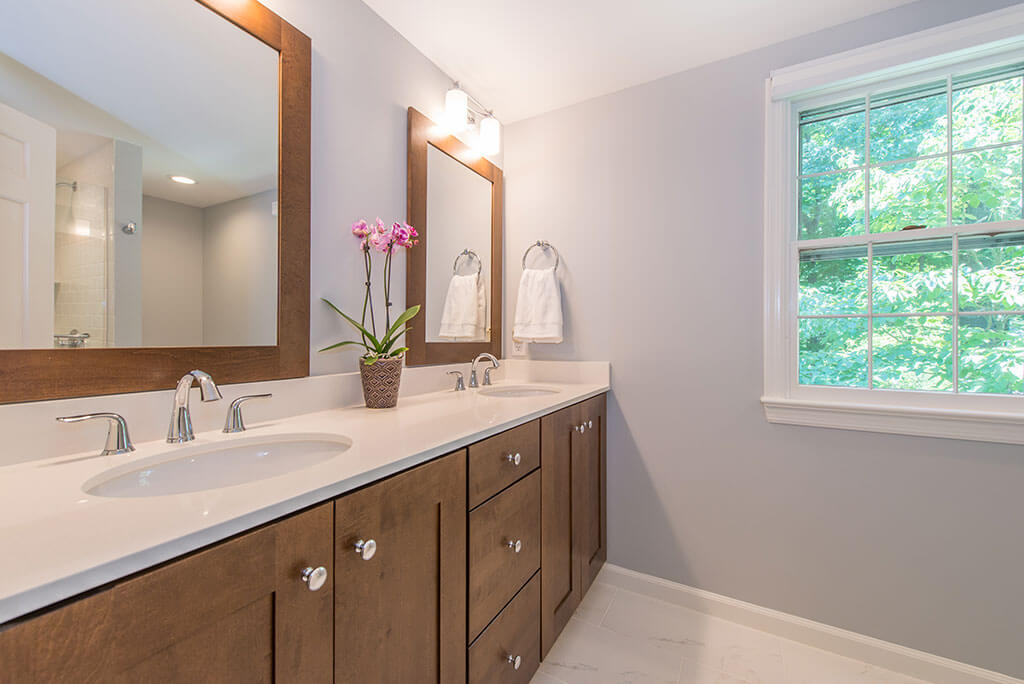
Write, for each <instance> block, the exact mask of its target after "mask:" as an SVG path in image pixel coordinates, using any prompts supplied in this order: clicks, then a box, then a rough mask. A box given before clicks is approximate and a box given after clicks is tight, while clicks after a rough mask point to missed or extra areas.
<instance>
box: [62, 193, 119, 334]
mask: <svg viewBox="0 0 1024 684" xmlns="http://www.w3.org/2000/svg"><path fill="white" fill-rule="evenodd" d="M69 202H70V203H71V204H70V205H69ZM106 235H107V189H106V188H104V187H100V186H95V185H89V184H85V183H83V182H81V181H79V183H78V190H77V191H76V192H75V193H71V192H69V191H67V190H65V191H63V192H58V193H57V232H56V236H55V237H56V241H55V244H54V247H55V249H54V252H55V254H54V280H55V283H54V293H53V294H54V332H55V333H58V334H67V333H69V332H70V331H71V330H72V329H75V330H78V332H80V333H89V340H88V342H87V344H86V346H87V347H104V346H106V342H107V328H108V320H107V261H108V255H107V242H108V241H107V239H106Z"/></svg>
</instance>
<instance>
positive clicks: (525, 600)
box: [469, 573, 540, 684]
mask: <svg viewBox="0 0 1024 684" xmlns="http://www.w3.org/2000/svg"><path fill="white" fill-rule="evenodd" d="M517 657H518V658H520V661H519V669H518V670H517V669H516V668H515V659H516V658H517ZM509 658H511V659H512V660H511V661H510V660H509ZM539 667H540V574H539V573H538V574H536V575H534V576H533V579H531V580H530V581H529V583H528V584H527V585H526V586H525V587H523V589H522V590H521V591H520V592H519V593H518V594H516V597H515V598H514V599H512V602H511V603H510V604H508V605H507V606H505V609H504V610H503V611H501V614H500V615H499V616H498V617H497V618H496V619H495V620H494V622H492V623H491V624H490V625H488V627H487V629H485V630H484V633H483V634H481V635H480V638H478V639H477V640H476V641H475V642H474V643H473V645H472V646H470V647H469V684H527V683H528V682H529V681H530V679H531V678H532V677H533V675H534V673H535V672H536V671H537V668H539Z"/></svg>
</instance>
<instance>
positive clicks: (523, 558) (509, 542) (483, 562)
mask: <svg viewBox="0 0 1024 684" xmlns="http://www.w3.org/2000/svg"><path fill="white" fill-rule="evenodd" d="M517 546H518V547H519V550H518V551H516V547H517ZM539 567H540V471H539V470H536V471H534V472H533V474H531V475H528V476H527V477H525V478H523V479H522V480H520V481H519V482H517V483H516V484H514V485H512V486H511V487H509V488H508V489H506V490H505V491H503V492H502V493H501V494H499V495H498V496H496V497H494V498H493V499H491V500H490V501H488V502H487V503H485V504H484V505H483V506H480V507H479V508H477V509H476V510H474V511H472V512H471V513H470V514H469V640H470V641H472V640H473V639H474V638H476V636H477V635H478V634H480V632H481V631H483V629H484V627H486V626H487V623H488V622H490V621H491V620H492V619H493V618H494V616H495V615H497V614H498V612H499V611H500V610H501V609H502V607H504V605H505V604H506V603H508V602H509V600H510V599H511V598H512V597H513V596H515V595H516V592H518V591H519V589H520V588H521V587H522V586H523V584H525V583H526V581H527V580H528V579H530V577H531V576H532V575H533V573H534V572H536V571H537V569H538V568H539Z"/></svg>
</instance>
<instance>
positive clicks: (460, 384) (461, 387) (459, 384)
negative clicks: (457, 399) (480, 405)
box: [447, 370, 466, 392]
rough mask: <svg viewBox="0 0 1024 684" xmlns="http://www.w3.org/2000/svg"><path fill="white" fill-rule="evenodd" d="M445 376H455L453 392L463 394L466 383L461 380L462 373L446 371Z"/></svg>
mask: <svg viewBox="0 0 1024 684" xmlns="http://www.w3.org/2000/svg"><path fill="white" fill-rule="evenodd" d="M447 375H454V376H455V391H456V392H463V391H465V389H466V383H465V381H464V380H463V379H462V371H457V370H450V371H448V373H447Z"/></svg>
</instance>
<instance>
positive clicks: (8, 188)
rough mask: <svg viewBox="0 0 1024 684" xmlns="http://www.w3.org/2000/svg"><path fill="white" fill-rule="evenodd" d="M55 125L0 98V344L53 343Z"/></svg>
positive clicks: (23, 346)
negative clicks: (48, 123)
mask: <svg viewBox="0 0 1024 684" xmlns="http://www.w3.org/2000/svg"><path fill="white" fill-rule="evenodd" d="M56 164H57V131H56V130H54V129H53V128H52V127H50V126H47V125H46V124H44V123H43V122H41V121H37V120H36V119H33V118H32V117H30V116H26V115H25V114H22V113H21V112H19V111H18V110H16V109H12V108H11V107H8V106H7V105H5V104H2V103H0V349H12V348H14V349H18V348H21V349H41V348H52V347H53V288H54V283H53V241H54V237H53V234H54V226H53V222H54V203H55V186H54V184H55V183H56V180H57V169H56Z"/></svg>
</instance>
